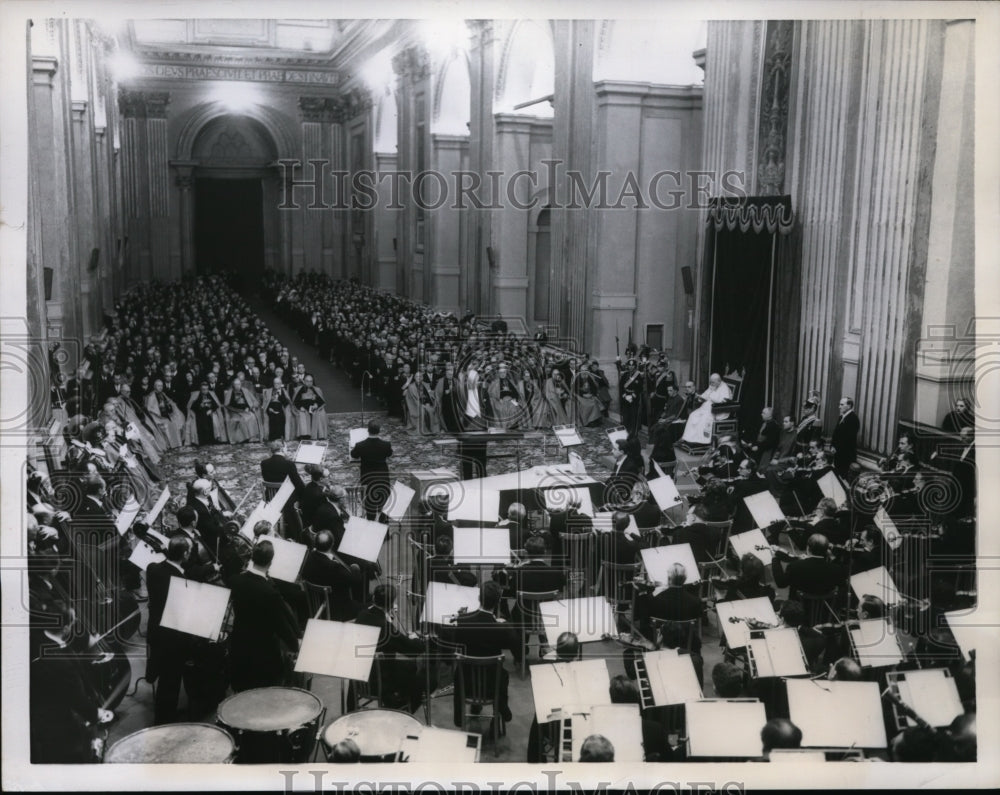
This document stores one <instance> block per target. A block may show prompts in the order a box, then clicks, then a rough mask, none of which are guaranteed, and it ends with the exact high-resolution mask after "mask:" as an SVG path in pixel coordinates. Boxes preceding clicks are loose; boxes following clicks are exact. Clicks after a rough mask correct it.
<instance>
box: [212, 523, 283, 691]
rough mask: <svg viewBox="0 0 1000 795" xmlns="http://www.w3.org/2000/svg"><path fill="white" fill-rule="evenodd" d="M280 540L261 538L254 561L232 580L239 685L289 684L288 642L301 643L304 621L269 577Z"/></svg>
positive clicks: (231, 643)
mask: <svg viewBox="0 0 1000 795" xmlns="http://www.w3.org/2000/svg"><path fill="white" fill-rule="evenodd" d="M272 560H274V545H273V544H271V542H270V541H268V540H266V539H264V540H261V541H258V542H257V544H256V545H255V546H254V548H253V552H252V553H251V556H250V566H249V567H248V568H247V570H246V571H244V572H241V573H240V574H237V575H236V576H235V577H233V578H232V579H231V580H230V582H229V587H230V589H231V591H232V605H233V630H232V633H231V634H230V636H229V648H230V655H231V656H230V659H231V665H232V670H231V676H232V686H233V690H234V691H236V692H240V691H241V690H249V689H250V688H254V687H275V686H280V685H282V684H284V680H285V659H284V656H283V654H282V646H284V647H285V648H287V649H289V650H291V651H295V650H297V649H298V647H299V627H298V624H297V622H296V620H295V616H294V615H293V614H292V611H291V609H290V608H289V607H288V605H287V604H286V603H285V600H284V599H283V598H282V596H281V594H280V593H279V592H278V589H277V588H275V587H274V585H273V583H271V581H270V580H269V579H268V577H267V570H268V569H269V568H270V566H271V561H272Z"/></svg>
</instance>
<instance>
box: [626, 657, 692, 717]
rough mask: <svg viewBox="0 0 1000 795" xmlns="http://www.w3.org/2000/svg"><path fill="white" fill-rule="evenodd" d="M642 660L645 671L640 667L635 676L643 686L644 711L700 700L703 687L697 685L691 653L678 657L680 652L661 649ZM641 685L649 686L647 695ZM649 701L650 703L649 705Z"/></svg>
mask: <svg viewBox="0 0 1000 795" xmlns="http://www.w3.org/2000/svg"><path fill="white" fill-rule="evenodd" d="M640 659H641V661H642V666H641V668H642V671H641V672H640V670H639V668H640V666H638V665H637V666H636V673H637V674H638V678H639V680H640V683H641V684H640V688H639V693H640V696H643V704H642V706H643V708H644V709H645V708H648V707H668V706H671V705H673V704H685V703H687V702H688V701H698V700H699V699H701V697H702V692H701V685H699V684H698V676H697V675H696V674H695V670H694V660H693V659H692V658H691V655H690V654H678V653H677V649H661V650H660V651H647V652H644V653H643V655H642V657H641V658H640ZM636 662H637V663H638V662H639V660H637V661H636ZM643 680H644V681H643ZM642 684H648V686H649V690H648V694H647V693H646V692H645V690H646V689H645V688H644V687H642V686H641V685H642ZM647 700H648V702H649V703H646V701H647Z"/></svg>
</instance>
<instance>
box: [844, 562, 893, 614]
mask: <svg viewBox="0 0 1000 795" xmlns="http://www.w3.org/2000/svg"><path fill="white" fill-rule="evenodd" d="M851 590H853V591H854V595H855V596H856V597H857V598H858V601H859V602H860V601H861V600H862V599H863V598H864V597H865V596H877V597H878V598H879V599H881V600H882V601H883V602H885V604H886V606H888V607H892V606H893V605H897V604H899V603H900V602H901V601H902V597H901V596H900V593H899V590H898V589H897V588H896V583H894V582H893V581H892V576H891V575H890V574H889V572H888V570H887V569H886V568H885V566H876V567H875V568H874V569H868V570H867V571H860V572H858V573H857V574H854V575H852V576H851Z"/></svg>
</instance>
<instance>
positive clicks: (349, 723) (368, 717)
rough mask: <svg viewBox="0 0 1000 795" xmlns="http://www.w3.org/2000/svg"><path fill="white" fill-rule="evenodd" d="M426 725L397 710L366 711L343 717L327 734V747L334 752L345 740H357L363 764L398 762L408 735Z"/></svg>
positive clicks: (325, 734) (336, 721) (328, 727)
mask: <svg viewBox="0 0 1000 795" xmlns="http://www.w3.org/2000/svg"><path fill="white" fill-rule="evenodd" d="M422 726H423V724H422V723H421V722H420V721H418V720H417V719H416V718H414V717H413V716H412V715H410V714H409V713H408V712H402V711H400V710H395V709H363V710H359V711H358V712H350V713H348V714H347V715H343V716H341V717H339V718H337V720H335V721H334V722H333V723H331V724H330V725H329V726H327V727H326V731H325V732H323V743H324V744H325V745H326V747H327V749H330V748H333V746H335V745H336V744H337V743H339V742H340V741H341V740H354V742H356V743H357V744H358V748H360V749H361V761H362V762H394V761H395V760H396V755H397V754H398V753H399V747H400V745H402V742H403V739H404V738H405V737H406V735H407V734H411V733H412V732H414V731H416V730H419V729H420V727H422Z"/></svg>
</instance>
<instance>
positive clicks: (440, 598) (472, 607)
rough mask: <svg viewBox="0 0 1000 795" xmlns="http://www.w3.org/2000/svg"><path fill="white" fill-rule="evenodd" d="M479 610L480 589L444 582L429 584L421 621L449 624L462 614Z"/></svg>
mask: <svg viewBox="0 0 1000 795" xmlns="http://www.w3.org/2000/svg"><path fill="white" fill-rule="evenodd" d="M463 608H465V610H466V611H467V612H469V613H472V612H474V611H476V610H478V609H479V589H478V588H470V587H467V586H465V585H452V584H451V583H444V582H431V583H428V584H427V598H426V600H425V602H424V608H423V610H422V611H421V613H420V620H421V621H424V622H426V623H429V624H449V623H451V621H452V619H453V618H454V617H455V616H456V615H458V614H459V613H460V612H462V609H463Z"/></svg>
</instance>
